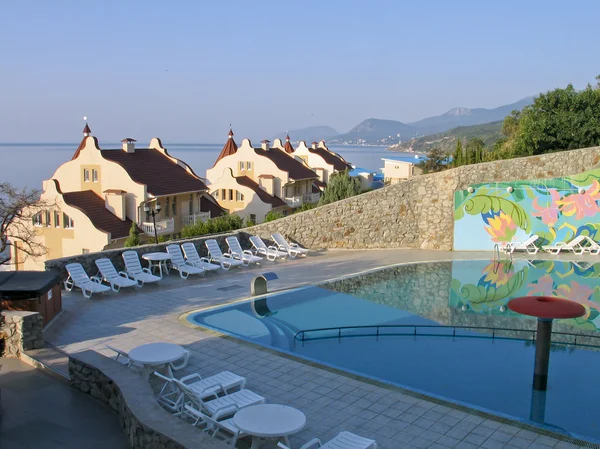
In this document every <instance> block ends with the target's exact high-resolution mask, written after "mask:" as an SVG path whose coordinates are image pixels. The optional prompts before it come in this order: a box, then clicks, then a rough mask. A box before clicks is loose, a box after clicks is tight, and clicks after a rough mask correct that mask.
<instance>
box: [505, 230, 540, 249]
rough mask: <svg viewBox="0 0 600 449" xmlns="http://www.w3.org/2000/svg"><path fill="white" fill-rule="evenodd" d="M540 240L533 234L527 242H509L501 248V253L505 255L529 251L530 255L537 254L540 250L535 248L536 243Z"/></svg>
mask: <svg viewBox="0 0 600 449" xmlns="http://www.w3.org/2000/svg"><path fill="white" fill-rule="evenodd" d="M538 239H539V236H537V235H535V234H532V235H531V236H530V237H529V238H528V239H527V240H525V241H523V242H508V243H506V244H505V245H501V246H500V251H502V252H504V253H507V254H508V253H514V252H515V250H521V251H527V253H528V254H537V252H538V251H539V248H538V247H537V246H535V242H536V241H537V240H538Z"/></svg>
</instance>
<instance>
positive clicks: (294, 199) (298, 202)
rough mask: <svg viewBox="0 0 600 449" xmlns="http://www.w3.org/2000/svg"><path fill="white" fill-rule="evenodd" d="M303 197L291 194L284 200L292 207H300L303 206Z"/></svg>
mask: <svg viewBox="0 0 600 449" xmlns="http://www.w3.org/2000/svg"><path fill="white" fill-rule="evenodd" d="M302 199H303V198H302V196H291V197H287V198H284V201H285V202H286V204H287V205H288V206H290V207H300V206H302Z"/></svg>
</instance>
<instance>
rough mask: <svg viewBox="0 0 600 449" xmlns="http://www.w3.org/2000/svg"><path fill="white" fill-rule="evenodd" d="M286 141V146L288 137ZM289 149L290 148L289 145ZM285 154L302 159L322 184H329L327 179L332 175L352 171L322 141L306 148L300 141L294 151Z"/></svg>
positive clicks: (343, 160) (348, 165)
mask: <svg viewBox="0 0 600 449" xmlns="http://www.w3.org/2000/svg"><path fill="white" fill-rule="evenodd" d="M286 140H287V142H286V146H287V145H288V144H289V143H290V142H289V136H287V138H286ZM289 148H292V147H291V144H289ZM286 152H287V153H288V154H290V155H291V156H294V157H297V158H299V159H302V161H304V163H305V164H306V165H308V166H309V167H310V168H311V169H312V170H314V171H315V172H316V173H317V174H318V175H319V180H320V181H321V182H322V183H324V184H327V183H328V182H329V177H330V176H331V175H333V174H334V173H337V172H342V171H346V170H352V166H351V165H350V164H349V163H348V162H347V161H346V160H345V159H344V158H343V157H342V156H340V155H339V154H337V153H334V152H333V151H330V150H329V148H327V145H325V141H324V140H321V141H320V142H319V143H317V142H313V143H311V145H310V146H307V145H306V142H304V141H303V140H301V141H300V143H299V144H298V147H297V148H296V149H295V150H293V151H291V152H290V151H286Z"/></svg>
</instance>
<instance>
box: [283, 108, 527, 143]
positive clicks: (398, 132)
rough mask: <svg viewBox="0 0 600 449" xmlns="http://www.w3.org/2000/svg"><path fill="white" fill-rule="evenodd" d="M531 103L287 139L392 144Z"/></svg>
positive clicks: (313, 131)
mask: <svg viewBox="0 0 600 449" xmlns="http://www.w3.org/2000/svg"><path fill="white" fill-rule="evenodd" d="M532 103H533V97H527V98H523V99H522V100H519V101H517V102H515V103H511V104H507V105H503V106H499V107H497V108H493V109H485V108H474V109H469V108H463V107H459V108H453V109H450V110H449V111H448V112H446V113H444V114H441V115H436V116H434V117H427V118H424V119H422V120H418V121H416V122H412V123H402V122H399V121H396V120H382V119H376V118H370V119H367V120H364V121H363V122H361V123H359V124H358V125H356V126H355V127H354V128H352V129H351V130H350V131H348V132H346V133H343V134H337V133H335V134H331V133H332V132H335V130H334V129H333V128H331V127H328V126H313V127H310V128H303V129H297V130H294V131H290V137H292V140H294V141H297V140H300V139H302V140H306V141H307V142H312V141H313V140H316V141H319V140H326V141H327V143H330V144H349V145H352V144H354V145H361V144H371V145H393V144H398V143H399V142H405V141H407V140H410V139H413V138H419V137H422V136H429V135H431V134H438V133H443V132H445V131H448V130H450V129H453V128H457V127H466V126H472V125H481V124H484V123H490V122H497V121H501V120H503V119H504V117H506V116H507V115H509V114H510V113H511V112H512V111H513V110H515V109H517V110H521V109H523V108H524V107H525V106H527V105H530V104H532ZM285 135H286V134H285V133H280V134H278V136H277V137H279V138H282V137H280V136H283V138H285Z"/></svg>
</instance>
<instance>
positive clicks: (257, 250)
mask: <svg viewBox="0 0 600 449" xmlns="http://www.w3.org/2000/svg"><path fill="white" fill-rule="evenodd" d="M250 243H252V251H253V252H254V254H261V255H263V256H265V257H266V258H267V260H270V261H271V262H273V261H274V260H275V259H277V258H278V257H279V258H280V259H285V258H286V257H287V256H288V252H287V251H279V250H278V249H277V247H276V246H267V245H266V244H265V242H263V239H261V238H260V237H259V236H257V235H253V236H250Z"/></svg>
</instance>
